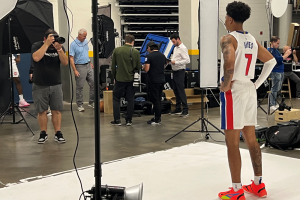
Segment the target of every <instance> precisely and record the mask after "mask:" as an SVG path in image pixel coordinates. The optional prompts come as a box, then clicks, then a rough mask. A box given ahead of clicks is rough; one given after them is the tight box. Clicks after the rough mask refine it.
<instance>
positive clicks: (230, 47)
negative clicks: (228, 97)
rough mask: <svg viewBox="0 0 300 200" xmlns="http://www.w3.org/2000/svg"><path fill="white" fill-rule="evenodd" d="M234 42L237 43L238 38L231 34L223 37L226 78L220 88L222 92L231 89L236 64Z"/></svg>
mask: <svg viewBox="0 0 300 200" xmlns="http://www.w3.org/2000/svg"><path fill="white" fill-rule="evenodd" d="M234 42H235V43H236V40H235V38H233V36H231V35H225V36H223V37H222V38H221V48H222V53H223V59H224V80H223V82H222V85H221V88H220V89H221V91H222V92H227V91H228V90H230V89H231V81H232V77H233V73H234V64H235V48H234Z"/></svg>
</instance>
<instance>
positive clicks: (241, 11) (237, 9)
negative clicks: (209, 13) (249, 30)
mask: <svg viewBox="0 0 300 200" xmlns="http://www.w3.org/2000/svg"><path fill="white" fill-rule="evenodd" d="M226 12H227V15H228V16H230V17H231V18H232V19H233V20H234V21H235V22H238V23H244V22H245V21H246V20H247V19H249V17H250V14H251V8H250V7H249V6H248V4H245V3H243V2H241V1H234V2H232V3H229V4H228V5H227V7H226Z"/></svg>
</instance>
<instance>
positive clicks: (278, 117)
mask: <svg viewBox="0 0 300 200" xmlns="http://www.w3.org/2000/svg"><path fill="white" fill-rule="evenodd" d="M292 119H300V110H299V109H291V111H288V110H284V111H279V110H276V111H275V121H278V122H287V121H290V120H292Z"/></svg>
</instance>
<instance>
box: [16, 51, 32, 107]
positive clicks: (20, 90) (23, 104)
mask: <svg viewBox="0 0 300 200" xmlns="http://www.w3.org/2000/svg"><path fill="white" fill-rule="evenodd" d="M20 61H21V56H20V54H17V57H15V56H14V55H12V71H13V80H14V82H15V85H16V88H17V91H18V94H19V98H20V100H19V107H28V106H30V104H29V103H27V102H26V101H25V99H24V97H23V88H22V84H21V81H20V73H19V70H18V67H17V64H18V63H19V62H20Z"/></svg>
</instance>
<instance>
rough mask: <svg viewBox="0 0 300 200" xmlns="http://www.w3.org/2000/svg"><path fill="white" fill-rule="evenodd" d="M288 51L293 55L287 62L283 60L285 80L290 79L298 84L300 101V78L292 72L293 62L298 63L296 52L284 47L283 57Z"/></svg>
mask: <svg viewBox="0 0 300 200" xmlns="http://www.w3.org/2000/svg"><path fill="white" fill-rule="evenodd" d="M288 50H290V51H291V52H292V53H291V54H290V55H289V56H288V57H287V58H286V59H285V60H283V63H284V78H289V79H290V80H292V81H294V82H295V83H296V98H298V99H300V78H299V77H298V76H297V74H295V73H294V72H293V70H292V66H293V62H295V63H297V62H298V58H297V55H296V50H293V51H292V50H291V47H289V46H284V47H283V53H282V54H281V55H282V56H284V54H285V52H287V51H288Z"/></svg>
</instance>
